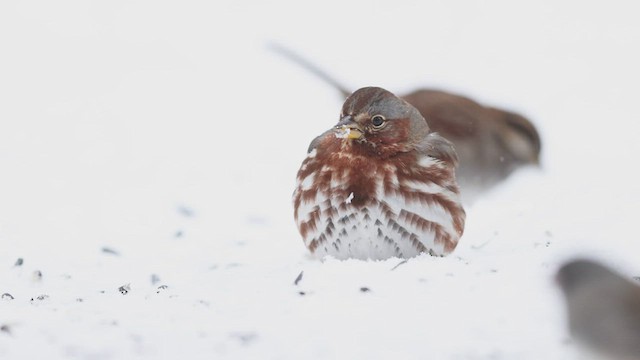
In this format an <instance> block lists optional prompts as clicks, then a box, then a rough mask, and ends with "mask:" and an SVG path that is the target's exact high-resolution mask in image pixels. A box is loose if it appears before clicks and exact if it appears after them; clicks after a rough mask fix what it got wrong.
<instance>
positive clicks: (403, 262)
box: [391, 260, 409, 271]
mask: <svg viewBox="0 0 640 360" xmlns="http://www.w3.org/2000/svg"><path fill="white" fill-rule="evenodd" d="M407 261H409V260H402V261H400V262H399V263H398V264H397V265H396V266H394V267H392V268H391V271H393V270H395V269H397V268H398V266H400V265H404V264H406V263H407Z"/></svg>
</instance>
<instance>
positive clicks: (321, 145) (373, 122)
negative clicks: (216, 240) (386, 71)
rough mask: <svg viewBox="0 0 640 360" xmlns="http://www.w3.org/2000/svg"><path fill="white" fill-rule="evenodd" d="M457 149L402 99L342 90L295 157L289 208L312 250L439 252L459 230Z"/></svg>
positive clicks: (355, 254) (365, 255) (356, 254)
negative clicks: (326, 120) (332, 115)
mask: <svg viewBox="0 0 640 360" xmlns="http://www.w3.org/2000/svg"><path fill="white" fill-rule="evenodd" d="M456 162H457V156H456V153H455V150H454V149H453V146H452V145H451V143H450V142H449V141H447V140H446V139H444V138H442V137H441V136H439V135H438V134H436V133H433V132H431V131H430V129H429V126H428V124H427V122H426V121H425V120H424V118H423V117H422V116H421V115H420V113H419V112H418V111H417V110H416V109H415V108H414V107H413V106H411V105H410V104H408V103H407V102H406V101H404V100H402V99H400V98H398V97H396V96H395V95H393V94H392V93H390V92H388V91H386V90H384V89H381V88H376V87H367V88H362V89H360V90H358V91H356V92H354V93H353V94H352V95H351V96H349V98H347V100H346V102H345V103H344V106H343V108H342V113H341V115H340V122H339V123H338V124H337V125H336V127H334V128H332V129H330V130H328V131H326V132H325V133H324V134H322V135H320V136H319V137H317V138H316V139H315V140H313V142H312V143H311V146H310V147H309V151H308V156H307V158H306V159H305V160H304V162H303V163H302V166H301V168H300V171H299V172H298V176H297V187H296V190H295V192H294V196H293V202H294V216H295V221H296V224H297V225H298V229H299V231H300V234H301V235H302V238H303V240H304V243H305V245H306V246H307V247H308V248H309V250H310V251H311V252H312V253H314V254H315V255H317V256H320V257H322V256H325V255H331V256H334V257H336V258H343V259H344V258H360V259H385V258H389V257H394V256H396V257H412V256H416V255H418V254H420V253H429V254H432V255H446V254H448V253H450V252H451V251H453V249H454V248H455V247H456V245H457V243H458V240H459V238H460V236H461V235H462V232H463V230H464V221H465V212H464V210H463V208H462V206H461V204H460V198H459V192H458V186H457V184H456V180H455V165H456Z"/></svg>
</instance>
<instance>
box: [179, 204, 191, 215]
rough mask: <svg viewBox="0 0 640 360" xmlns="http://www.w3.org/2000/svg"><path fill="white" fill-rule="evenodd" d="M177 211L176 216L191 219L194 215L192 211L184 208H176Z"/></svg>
mask: <svg viewBox="0 0 640 360" xmlns="http://www.w3.org/2000/svg"><path fill="white" fill-rule="evenodd" d="M176 210H178V214H180V215H182V216H184V217H193V216H194V215H195V213H194V211H193V210H192V209H190V208H188V207H186V206H183V205H181V206H178V208H177V209H176Z"/></svg>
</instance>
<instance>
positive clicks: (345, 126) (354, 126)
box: [335, 115, 364, 139]
mask: <svg viewBox="0 0 640 360" xmlns="http://www.w3.org/2000/svg"><path fill="white" fill-rule="evenodd" d="M335 128H336V137H337V138H341V139H360V138H362V136H363V135H364V131H363V130H362V128H361V127H360V125H358V123H356V122H355V121H353V117H352V116H351V115H345V116H343V117H342V119H340V122H338V124H337V125H336V127H335Z"/></svg>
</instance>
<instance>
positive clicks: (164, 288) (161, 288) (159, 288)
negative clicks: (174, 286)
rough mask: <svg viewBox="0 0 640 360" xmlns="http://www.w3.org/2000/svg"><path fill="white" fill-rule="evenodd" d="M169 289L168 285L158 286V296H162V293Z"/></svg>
mask: <svg viewBox="0 0 640 360" xmlns="http://www.w3.org/2000/svg"><path fill="white" fill-rule="evenodd" d="M168 288H169V287H168V286H167V285H160V286H158V291H156V294H160V291H162V290H166V289H168Z"/></svg>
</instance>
